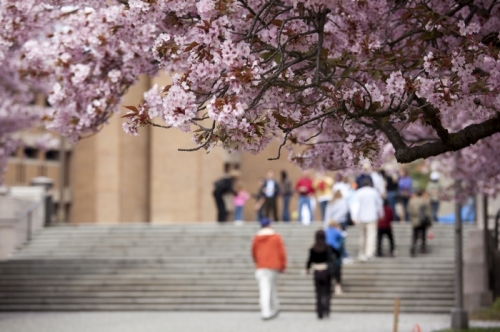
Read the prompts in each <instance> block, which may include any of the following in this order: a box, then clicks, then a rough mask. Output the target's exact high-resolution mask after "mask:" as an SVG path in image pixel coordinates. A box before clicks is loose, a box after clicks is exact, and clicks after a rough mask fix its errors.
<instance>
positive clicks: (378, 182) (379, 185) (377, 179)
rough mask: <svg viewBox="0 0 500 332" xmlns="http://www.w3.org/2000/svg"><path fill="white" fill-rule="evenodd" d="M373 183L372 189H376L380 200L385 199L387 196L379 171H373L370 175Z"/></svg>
mask: <svg viewBox="0 0 500 332" xmlns="http://www.w3.org/2000/svg"><path fill="white" fill-rule="evenodd" d="M370 176H371V178H372V181H373V188H375V189H377V190H378V192H379V193H380V195H381V196H382V198H385V197H386V195H387V190H386V188H385V180H384V177H383V176H382V174H380V171H373V172H372V173H371V174H370Z"/></svg>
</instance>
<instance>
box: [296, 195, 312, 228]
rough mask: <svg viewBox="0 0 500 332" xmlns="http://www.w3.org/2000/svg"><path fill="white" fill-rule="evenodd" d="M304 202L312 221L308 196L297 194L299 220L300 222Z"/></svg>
mask: <svg viewBox="0 0 500 332" xmlns="http://www.w3.org/2000/svg"><path fill="white" fill-rule="evenodd" d="M304 204H306V206H307V208H308V209H309V214H310V215H311V221H312V220H313V219H314V218H313V215H312V209H311V200H310V199H309V196H304V195H300V196H299V222H302V206H303V205H304Z"/></svg>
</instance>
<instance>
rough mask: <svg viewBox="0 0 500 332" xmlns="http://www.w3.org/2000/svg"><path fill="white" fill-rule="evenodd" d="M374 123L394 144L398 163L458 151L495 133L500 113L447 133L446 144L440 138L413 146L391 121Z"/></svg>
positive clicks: (499, 121)
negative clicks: (410, 145)
mask: <svg viewBox="0 0 500 332" xmlns="http://www.w3.org/2000/svg"><path fill="white" fill-rule="evenodd" d="M376 125H377V127H378V128H379V129H380V130H382V131H383V132H384V134H386V136H387V138H388V139H389V141H390V142H391V143H392V145H393V146H394V149H395V150H396V153H395V155H396V159H397V161H398V162H400V163H409V162H412V161H414V160H417V159H420V158H429V157H433V156H437V155H440V154H442V153H445V152H449V151H458V150H460V149H463V148H466V147H468V146H470V145H472V144H475V143H476V142H477V141H479V140H480V139H483V138H486V137H489V136H491V135H493V134H496V133H497V132H498V128H499V127H500V115H497V116H495V117H494V118H491V119H489V120H486V121H484V122H482V123H479V124H472V125H470V126H467V127H465V128H464V129H462V130H460V131H458V132H456V133H452V134H449V139H448V142H447V143H446V144H445V143H444V142H443V141H442V140H439V141H437V142H431V143H425V144H422V145H418V146H414V147H408V146H407V145H406V143H405V142H404V140H403V138H402V137H401V135H400V134H399V133H398V132H397V130H396V128H394V127H393V126H392V124H391V123H389V122H386V123H382V121H380V120H379V121H377V122H376Z"/></svg>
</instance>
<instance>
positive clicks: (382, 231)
mask: <svg viewBox="0 0 500 332" xmlns="http://www.w3.org/2000/svg"><path fill="white" fill-rule="evenodd" d="M393 219H394V213H393V211H392V209H391V207H390V206H389V201H388V200H387V199H384V216H383V217H381V218H380V219H379V220H378V224H377V228H378V229H377V257H382V237H383V236H384V235H387V237H388V238H389V244H390V246H391V257H394V238H393V236H392V226H391V222H392V220H393Z"/></svg>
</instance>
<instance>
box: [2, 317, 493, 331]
mask: <svg viewBox="0 0 500 332" xmlns="http://www.w3.org/2000/svg"><path fill="white" fill-rule="evenodd" d="M449 320H450V318H449V316H448V315H422V314H404V315H401V316H400V321H399V331H401V332H411V331H412V330H413V328H414V326H415V325H416V324H419V325H420V327H421V331H422V332H428V331H429V332H430V331H434V330H436V329H441V328H446V327H448V326H449ZM392 324H393V318H392V316H391V315H390V314H333V315H332V317H331V318H330V319H329V320H322V321H320V320H317V319H316V318H315V316H314V314H311V313H308V314H306V313H291V312H288V313H282V314H281V315H280V317H279V318H278V319H276V320H273V321H267V322H263V321H261V320H260V319H259V316H258V314H257V313H223V312H212V313H211V312H76V313H71V312H57V313H0V331H2V332H68V331H71V332H166V331H168V332H176V331H179V332H235V331H242V332H268V331H269V332H271V331H272V332H276V331H286V332H305V331H315V332H323V331H324V332H327V331H328V332H331V331H335V332H352V331H354V332H388V331H392ZM476 325H477V324H476ZM498 326H500V323H499V325H498ZM499 330H500V329H499Z"/></svg>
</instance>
